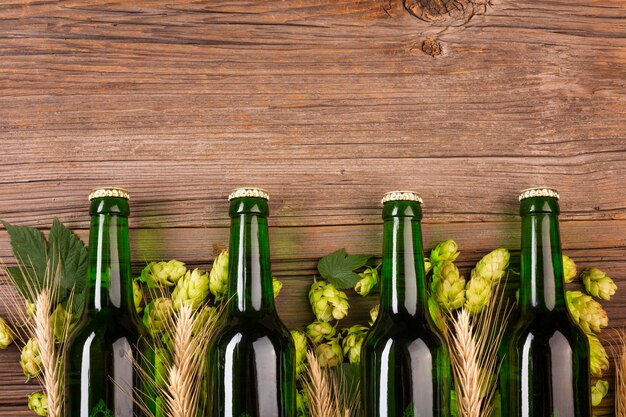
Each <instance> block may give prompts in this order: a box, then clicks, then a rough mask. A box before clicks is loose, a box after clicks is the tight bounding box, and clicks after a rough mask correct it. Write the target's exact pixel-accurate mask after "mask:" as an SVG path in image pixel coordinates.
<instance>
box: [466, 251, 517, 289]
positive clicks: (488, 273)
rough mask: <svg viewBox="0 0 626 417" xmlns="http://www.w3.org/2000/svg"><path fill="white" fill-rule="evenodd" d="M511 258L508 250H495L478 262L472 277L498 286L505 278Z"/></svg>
mask: <svg viewBox="0 0 626 417" xmlns="http://www.w3.org/2000/svg"><path fill="white" fill-rule="evenodd" d="M510 258H511V254H510V253H509V251H508V250H507V249H505V248H498V249H495V250H493V251H491V252H489V253H488V254H487V255H485V256H483V258H482V259H481V260H480V261H478V263H477V264H476V268H474V270H473V271H472V276H480V277H481V278H485V279H487V280H489V281H491V285H496V284H498V283H499V282H500V280H501V279H502V277H503V276H504V274H505V272H506V269H507V268H508V266H509V260H510Z"/></svg>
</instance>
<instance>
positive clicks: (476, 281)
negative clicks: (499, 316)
mask: <svg viewBox="0 0 626 417" xmlns="http://www.w3.org/2000/svg"><path fill="white" fill-rule="evenodd" d="M491 293H492V289H491V280H489V279H488V278H483V277H480V276H473V277H472V279H470V280H469V282H468V283H467V288H466V289H465V297H466V301H465V308H467V310H468V311H469V312H470V313H471V314H477V313H480V312H481V311H483V309H484V308H485V307H487V306H488V305H489V301H490V300H491Z"/></svg>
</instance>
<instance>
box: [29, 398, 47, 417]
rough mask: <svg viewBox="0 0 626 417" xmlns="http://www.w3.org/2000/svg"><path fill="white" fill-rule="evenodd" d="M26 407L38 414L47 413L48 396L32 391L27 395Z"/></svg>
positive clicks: (45, 414) (43, 414)
mask: <svg viewBox="0 0 626 417" xmlns="http://www.w3.org/2000/svg"><path fill="white" fill-rule="evenodd" d="M28 408H30V409H31V410H32V411H34V412H35V414H37V415H38V416H47V415H48V396H47V395H46V394H44V393H43V392H33V393H32V394H30V395H29V396H28Z"/></svg>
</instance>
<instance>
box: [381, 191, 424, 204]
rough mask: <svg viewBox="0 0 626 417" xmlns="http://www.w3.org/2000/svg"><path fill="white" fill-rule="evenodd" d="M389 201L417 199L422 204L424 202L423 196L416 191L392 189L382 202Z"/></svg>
mask: <svg viewBox="0 0 626 417" xmlns="http://www.w3.org/2000/svg"><path fill="white" fill-rule="evenodd" d="M388 201H417V202H418V203H420V204H422V203H423V201H422V197H420V195H419V194H418V193H416V192H414V191H390V192H388V193H385V195H384V196H383V199H382V200H381V203H382V204H385V203H386V202H388Z"/></svg>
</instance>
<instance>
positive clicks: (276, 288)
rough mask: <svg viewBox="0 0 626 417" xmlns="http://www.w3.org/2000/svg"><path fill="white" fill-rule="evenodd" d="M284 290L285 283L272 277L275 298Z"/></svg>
mask: <svg viewBox="0 0 626 417" xmlns="http://www.w3.org/2000/svg"><path fill="white" fill-rule="evenodd" d="M282 289H283V282H282V281H280V280H279V279H278V278H276V277H272V290H273V291H274V298H276V297H278V295H279V294H280V290H282Z"/></svg>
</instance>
